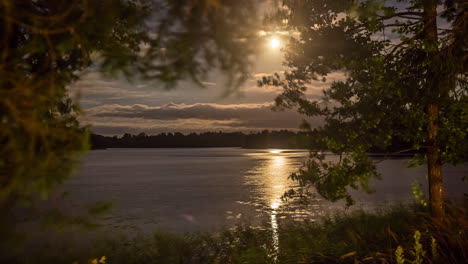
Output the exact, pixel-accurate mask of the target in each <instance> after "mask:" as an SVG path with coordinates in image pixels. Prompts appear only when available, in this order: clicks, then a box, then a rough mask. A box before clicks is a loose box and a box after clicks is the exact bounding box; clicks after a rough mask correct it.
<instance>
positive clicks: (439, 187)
mask: <svg viewBox="0 0 468 264" xmlns="http://www.w3.org/2000/svg"><path fill="white" fill-rule="evenodd" d="M423 4H424V17H423V22H424V40H425V41H426V46H425V48H426V52H427V54H428V60H429V65H430V66H429V69H428V72H427V74H428V76H427V79H426V81H427V83H428V87H427V91H428V93H427V95H428V97H429V98H428V99H429V103H428V105H427V109H426V111H427V118H428V121H429V124H428V128H427V143H428V149H427V172H428V181H429V203H430V206H431V215H432V216H433V217H434V218H437V219H441V218H443V217H444V215H445V210H444V185H443V178H442V157H441V149H440V140H439V112H440V107H439V99H440V85H441V78H442V76H440V73H439V71H438V70H437V68H436V65H435V60H434V59H435V58H436V57H437V53H438V36H437V35H438V34H437V0H424V2H423Z"/></svg>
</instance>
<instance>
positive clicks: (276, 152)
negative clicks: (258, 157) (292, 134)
mask: <svg viewBox="0 0 468 264" xmlns="http://www.w3.org/2000/svg"><path fill="white" fill-rule="evenodd" d="M270 153H273V154H279V153H281V150H277V149H274V150H270Z"/></svg>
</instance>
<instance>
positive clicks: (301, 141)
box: [91, 130, 414, 153]
mask: <svg viewBox="0 0 468 264" xmlns="http://www.w3.org/2000/svg"><path fill="white" fill-rule="evenodd" d="M318 139H319V132H317V131H315V130H314V131H311V132H293V131H289V130H280V131H268V130H264V131H262V132H251V133H242V132H204V133H190V134H185V135H184V134H182V133H179V132H176V133H160V134H158V135H147V134H146V133H140V134H138V135H132V134H128V133H126V134H124V135H123V136H102V135H97V134H91V146H92V148H93V149H103V148H209V147H242V148H297V149H308V148H313V149H326V147H325V146H324V143H323V142H322V141H320V140H318ZM409 146H410V144H409V143H405V142H402V141H400V140H398V139H394V140H393V142H392V146H390V147H388V148H387V149H381V148H378V147H373V148H371V149H369V150H368V152H372V153H383V152H390V153H391V152H397V151H399V150H402V149H408V148H409ZM413 153H414V152H413Z"/></svg>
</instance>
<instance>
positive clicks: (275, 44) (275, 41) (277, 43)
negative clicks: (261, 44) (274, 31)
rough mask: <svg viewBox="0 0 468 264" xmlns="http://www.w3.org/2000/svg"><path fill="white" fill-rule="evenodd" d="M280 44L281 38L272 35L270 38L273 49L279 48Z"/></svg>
mask: <svg viewBox="0 0 468 264" xmlns="http://www.w3.org/2000/svg"><path fill="white" fill-rule="evenodd" d="M280 45H281V42H280V40H279V39H278V38H276V37H272V38H271V39H270V47H271V48H272V49H277V48H279V47H280Z"/></svg>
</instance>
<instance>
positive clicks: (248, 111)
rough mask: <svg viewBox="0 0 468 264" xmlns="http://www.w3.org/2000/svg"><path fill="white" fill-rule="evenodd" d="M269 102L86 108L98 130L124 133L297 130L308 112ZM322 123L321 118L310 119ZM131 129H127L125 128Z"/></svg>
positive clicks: (100, 131)
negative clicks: (274, 108) (275, 107)
mask: <svg viewBox="0 0 468 264" xmlns="http://www.w3.org/2000/svg"><path fill="white" fill-rule="evenodd" d="M271 107H272V105H271V104H268V103H265V104H228V105H223V104H204V103H196V104H166V105H163V106H147V105H142V104H133V105H118V104H110V105H103V106H98V107H93V108H91V109H88V110H87V111H86V118H87V119H88V120H87V121H88V123H90V124H91V125H92V126H93V127H94V128H93V130H94V131H95V132H98V133H105V134H112V133H110V131H115V134H121V133H125V132H128V131H134V132H142V131H144V132H147V133H148V132H150V133H151V132H163V131H180V132H191V131H217V130H223V131H257V130H263V129H269V130H279V129H289V130H296V129H297V128H298V127H299V125H300V123H301V122H302V120H303V119H304V116H301V115H299V114H298V113H296V112H294V111H292V110H291V111H284V112H274V111H272V110H271ZM309 120H310V121H311V123H312V124H313V125H318V124H319V123H320V120H319V119H318V118H315V119H309ZM125 129H127V131H124V130H125Z"/></svg>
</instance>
